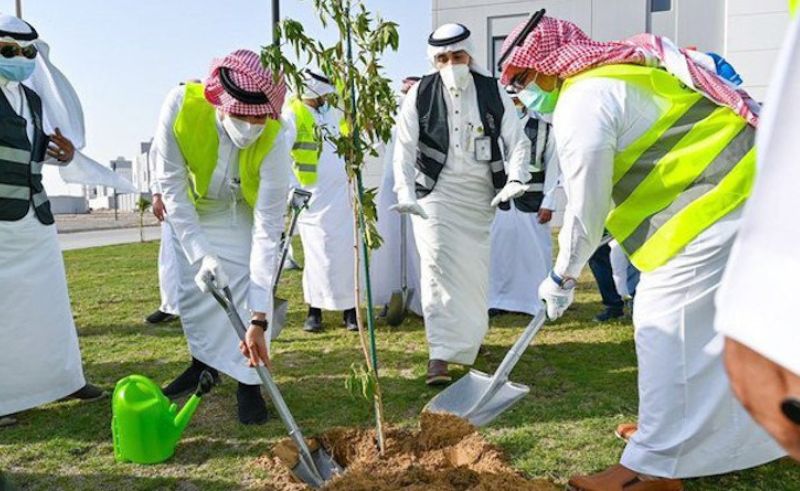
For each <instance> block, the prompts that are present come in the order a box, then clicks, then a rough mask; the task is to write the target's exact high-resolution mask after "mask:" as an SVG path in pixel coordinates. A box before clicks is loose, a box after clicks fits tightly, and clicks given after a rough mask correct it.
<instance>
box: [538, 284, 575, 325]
mask: <svg viewBox="0 0 800 491" xmlns="http://www.w3.org/2000/svg"><path fill="white" fill-rule="evenodd" d="M539 298H540V299H541V300H542V301H543V302H544V303H545V304H546V305H547V318H548V319H550V320H555V319H558V318H559V317H561V316H562V315H564V312H565V311H566V310H567V308H568V307H569V306H570V305H571V304H572V301H573V300H575V288H574V287H572V288H562V287H560V286H558V283H556V282H555V280H553V278H552V276H550V275H547V278H545V279H544V281H542V283H541V284H540V285H539Z"/></svg>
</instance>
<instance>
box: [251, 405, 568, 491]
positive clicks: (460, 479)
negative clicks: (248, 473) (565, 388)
mask: <svg viewBox="0 0 800 491" xmlns="http://www.w3.org/2000/svg"><path fill="white" fill-rule="evenodd" d="M384 436H385V440H386V442H385V443H386V452H385V454H384V455H383V456H381V455H379V454H378V449H377V443H376V437H375V430H374V429H358V428H333V429H332V430H330V431H328V432H326V433H324V434H323V435H321V436H320V438H319V440H320V443H321V444H322V446H323V447H325V448H326V449H327V450H328V451H329V452H330V453H331V455H333V457H334V459H335V460H336V461H337V462H338V463H339V464H341V465H342V466H343V467H344V468H345V472H344V473H343V474H342V475H341V476H339V477H336V478H334V479H332V480H331V481H330V482H329V483H328V484H327V485H326V486H325V487H324V488H323V489H325V490H326V491H397V490H403V491H423V490H424V491H494V490H506V491H511V490H515V491H517V490H519V491H554V490H556V489H559V488H557V487H556V486H555V485H554V484H553V483H550V482H548V481H543V480H538V481H532V480H528V479H525V478H524V477H523V476H522V475H521V474H520V473H519V472H517V471H515V470H514V469H512V468H511V467H509V465H508V463H507V459H506V457H505V455H504V453H503V451H502V449H500V448H499V447H497V446H495V445H492V444H490V443H489V442H487V441H486V440H485V439H484V438H483V437H482V436H481V435H480V434H479V433H478V431H477V429H476V428H475V427H474V426H472V425H471V424H470V423H469V422H467V421H465V420H463V419H461V418H458V417H455V416H451V415H445V414H433V413H423V414H422V417H421V419H420V428H419V429H418V430H412V429H404V428H396V427H388V428H385V429H384ZM287 444H288V445H291V443H287V441H282V442H280V443H279V444H278V445H276V448H275V450H274V451H273V455H275V456H271V457H267V456H265V457H263V458H261V459H260V460H259V462H258V464H259V465H263V466H265V467H267V469H268V470H269V472H270V475H271V476H272V477H273V479H271V485H272V486H271V489H273V490H275V491H301V490H307V489H310V488H309V487H307V486H306V485H304V484H302V483H299V482H297V480H296V479H295V478H294V477H293V476H292V475H291V472H290V471H289V467H287V466H288V465H290V464H291V465H294V464H296V462H297V461H296V460H294V461H292V459H291V457H292V455H293V454H292V452H291V451H287V449H286V445H287ZM281 457H282V458H283V460H281Z"/></svg>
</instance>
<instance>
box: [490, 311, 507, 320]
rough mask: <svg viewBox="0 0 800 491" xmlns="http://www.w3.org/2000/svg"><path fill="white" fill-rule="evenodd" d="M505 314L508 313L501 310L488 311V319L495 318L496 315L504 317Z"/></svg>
mask: <svg viewBox="0 0 800 491" xmlns="http://www.w3.org/2000/svg"><path fill="white" fill-rule="evenodd" d="M507 313H508V311H507V310H503V309H489V317H490V318H491V317H497V316H498V315H504V314H507Z"/></svg>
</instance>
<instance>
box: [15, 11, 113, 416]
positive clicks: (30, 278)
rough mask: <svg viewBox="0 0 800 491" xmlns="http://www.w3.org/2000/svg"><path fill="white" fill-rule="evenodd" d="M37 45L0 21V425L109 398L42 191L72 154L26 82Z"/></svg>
mask: <svg viewBox="0 0 800 491" xmlns="http://www.w3.org/2000/svg"><path fill="white" fill-rule="evenodd" d="M37 38H38V34H37V33H36V30H35V29H34V28H33V27H32V26H31V25H30V24H28V23H27V22H25V21H23V20H21V19H19V18H17V17H14V16H10V15H0V50H2V57H0V120H2V122H3V125H2V128H0V312H2V313H3V314H2V316H1V317H0V426H10V425H13V424H16V422H17V418H16V417H15V413H19V412H21V411H24V410H26V409H30V408H33V407H36V406H40V405H42V404H46V403H49V402H52V401H55V400H58V399H61V398H64V397H71V398H77V399H82V400H94V399H99V398H101V397H103V396H104V395H105V392H104V391H102V390H101V389H99V388H98V387H95V386H94V385H91V384H88V383H86V379H85V378H84V375H83V366H82V362H81V352H80V348H79V346H78V334H77V332H76V330H75V324H74V322H73V319H72V311H71V308H70V301H69V293H68V291H67V278H66V274H65V271H64V260H63V258H62V255H61V247H60V246H59V244H58V239H57V237H56V227H55V224H54V222H55V221H54V217H53V214H52V212H51V210H50V201H49V200H48V198H47V194H46V192H45V189H44V187H43V185H42V167H43V165H59V166H64V165H68V164H69V163H70V162H71V161H72V159H73V156H74V155H75V147H74V145H73V144H72V141H71V140H70V139H68V138H66V137H65V136H63V135H62V134H61V131H60V130H59V128H55V133H54V134H52V135H47V134H46V133H45V131H44V127H43V121H44V119H45V117H46V112H47V105H48V100H47V99H42V98H40V97H39V95H38V94H37V93H36V92H34V91H33V90H32V89H30V88H29V87H28V86H26V85H24V84H23V83H22V82H23V81H26V80H28V79H29V78H30V77H31V75H32V74H33V72H34V70H35V65H36V62H35V59H36V57H37V56H41V54H40V53H39V52H38V50H37V48H36V46H35V45H34V41H35V40H36V39H37ZM44 66H49V64H47V65H44ZM55 90H56V91H57V88H56V89H55Z"/></svg>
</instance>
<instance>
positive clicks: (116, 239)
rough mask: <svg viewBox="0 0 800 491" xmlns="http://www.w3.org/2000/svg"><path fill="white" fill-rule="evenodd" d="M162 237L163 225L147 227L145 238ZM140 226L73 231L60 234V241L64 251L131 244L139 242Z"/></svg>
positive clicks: (154, 238)
mask: <svg viewBox="0 0 800 491" xmlns="http://www.w3.org/2000/svg"><path fill="white" fill-rule="evenodd" d="M160 237H161V227H158V226H156V227H145V228H144V240H158V239H159V238H160ZM139 240H140V238H139V229H138V228H123V229H115V230H95V231H91V232H71V233H66V234H65V233H60V234H58V242H59V244H61V250H62V251H69V250H71V249H86V248H88V247H99V246H107V245H115V244H129V243H132V242H139Z"/></svg>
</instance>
